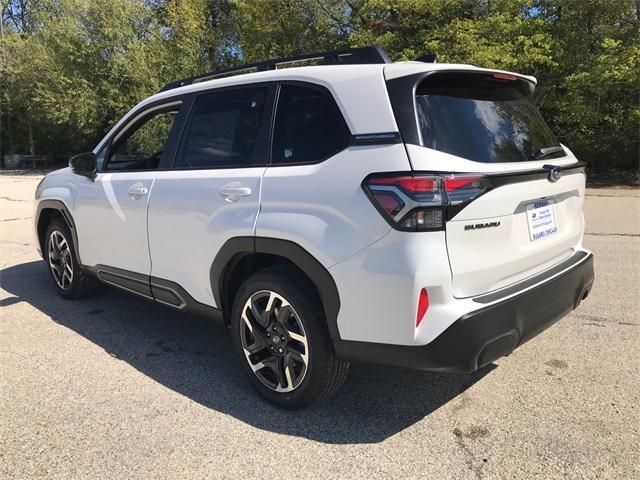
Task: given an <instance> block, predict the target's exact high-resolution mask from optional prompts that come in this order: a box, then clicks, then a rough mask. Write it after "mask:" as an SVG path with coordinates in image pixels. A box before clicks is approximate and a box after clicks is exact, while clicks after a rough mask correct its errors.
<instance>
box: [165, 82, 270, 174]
mask: <svg viewBox="0 0 640 480" xmlns="http://www.w3.org/2000/svg"><path fill="white" fill-rule="evenodd" d="M267 93H268V88H267V87H259V88H247V89H243V90H233V91H228V92H218V93H209V94H206V95H200V96H198V97H197V98H196V100H195V102H194V104H193V108H192V110H191V115H190V118H189V121H188V123H187V127H186V129H185V132H184V133H183V135H182V139H181V141H180V146H179V148H178V155H177V156H176V161H175V164H174V167H176V168H208V167H227V168H229V167H249V166H256V165H265V164H266V153H265V151H264V149H263V148H261V147H260V145H263V147H264V143H262V142H260V138H261V135H262V134H263V133H264V132H265V128H264V125H263V123H264V116H265V115H264V113H265V102H266V99H267Z"/></svg>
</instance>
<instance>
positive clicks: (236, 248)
mask: <svg viewBox="0 0 640 480" xmlns="http://www.w3.org/2000/svg"><path fill="white" fill-rule="evenodd" d="M253 253H265V254H270V255H277V256H279V257H284V258H286V259H287V260H289V261H290V262H291V263H293V264H294V265H295V266H296V267H298V268H299V269H300V270H301V271H302V272H303V273H304V274H305V275H306V276H307V277H309V279H310V280H311V282H313V284H314V286H315V287H316V289H317V290H318V293H319V295H320V301H321V302H322V305H323V307H324V312H325V317H326V321H327V327H328V328H329V334H330V335H331V338H332V339H333V340H340V333H339V330H338V311H339V310H340V296H339V295H338V288H337V286H336V283H335V281H334V280H333V277H332V276H331V274H330V273H329V271H328V270H327V269H326V268H325V267H324V266H323V265H322V264H321V263H320V262H319V261H318V260H317V259H316V258H315V257H314V256H313V255H311V254H310V253H309V252H308V251H307V250H305V249H304V248H303V247H301V246H300V245H298V244H297V243H295V242H292V241H289V240H282V239H279V238H269V237H234V238H231V239H229V240H227V241H226V242H225V244H224V245H223V246H222V247H221V248H220V250H219V251H218V254H217V255H216V257H215V259H214V260H213V264H212V265H211V270H210V280H211V290H212V293H213V297H214V299H215V301H216V305H217V306H218V308H221V309H224V307H225V306H224V305H223V302H222V299H223V298H225V297H224V294H225V291H224V289H225V283H226V281H227V279H228V276H229V274H230V272H231V271H232V270H233V267H234V266H235V264H236V263H237V262H238V260H240V259H241V258H242V257H243V256H245V255H250V254H253Z"/></svg>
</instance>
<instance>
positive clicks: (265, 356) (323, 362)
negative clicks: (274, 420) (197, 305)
mask: <svg viewBox="0 0 640 480" xmlns="http://www.w3.org/2000/svg"><path fill="white" fill-rule="evenodd" d="M274 328H275V330H274ZM231 332H232V339H233V346H234V350H235V352H236V354H237V356H238V359H239V361H240V363H241V365H242V369H243V371H244V373H245V375H246V376H247V378H248V380H249V382H250V383H251V385H252V386H253V387H254V388H255V389H256V390H257V392H258V393H259V394H260V395H261V396H262V397H264V398H265V399H267V400H268V401H269V402H271V403H272V404H274V405H276V406H278V407H280V408H285V409H290V410H294V409H299V408H303V407H306V406H308V405H310V404H311V403H314V402H316V401H321V400H324V399H326V398H328V397H330V396H331V395H332V394H333V393H335V392H336V391H337V390H338V388H339V387H340V386H341V385H342V383H343V382H344V380H345V378H346V376H347V373H348V370H349V363H348V362H345V361H343V360H341V359H340V358H338V357H337V355H336V353H335V350H334V349H333V344H332V342H331V338H330V336H329V332H328V329H327V324H326V321H325V318H324V313H323V308H322V304H321V303H320V300H319V298H318V296H317V294H316V292H315V290H314V289H313V288H312V286H311V284H310V283H309V281H308V280H307V278H306V277H304V276H303V275H301V274H300V273H299V272H298V271H296V270H295V269H293V268H288V267H272V268H268V269H265V270H261V271H259V272H257V273H255V274H253V275H252V276H251V277H249V278H248V279H247V280H246V281H245V282H244V283H243V284H242V286H241V287H240V289H239V290H238V293H237V294H236V296H235V299H234V302H233V309H232V317H231ZM261 365H262V366H261ZM287 369H288V372H287ZM278 371H279V372H280V374H278V373H277V372H278Z"/></svg>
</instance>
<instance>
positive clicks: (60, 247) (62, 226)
mask: <svg viewBox="0 0 640 480" xmlns="http://www.w3.org/2000/svg"><path fill="white" fill-rule="evenodd" d="M75 248H76V247H75V245H74V244H73V239H72V236H71V231H70V230H69V227H68V226H67V223H66V222H65V221H64V220H63V219H61V218H54V219H53V220H52V221H51V223H50V224H49V227H48V228H47V233H46V238H45V251H44V256H45V260H46V261H47V266H48V268H49V274H50V275H51V278H52V280H53V282H54V284H55V286H56V291H57V292H58V293H59V294H60V295H62V296H63V297H65V298H82V297H86V296H89V295H91V294H93V293H95V291H96V290H97V289H98V288H99V283H98V280H97V279H96V278H95V277H93V275H91V274H90V273H89V272H87V271H86V270H85V269H83V268H82V267H81V266H80V265H79V264H78V262H77V261H76V251H75Z"/></svg>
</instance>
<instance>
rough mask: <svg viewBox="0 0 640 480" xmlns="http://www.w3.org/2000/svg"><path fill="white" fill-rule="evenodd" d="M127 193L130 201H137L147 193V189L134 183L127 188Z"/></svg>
mask: <svg viewBox="0 0 640 480" xmlns="http://www.w3.org/2000/svg"><path fill="white" fill-rule="evenodd" d="M128 193H129V198H131V199H132V200H139V199H140V198H142V197H144V196H145V195H147V194H148V193H149V189H148V188H147V187H145V186H144V184H142V183H135V184H133V185H131V186H130V187H129V190H128Z"/></svg>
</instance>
